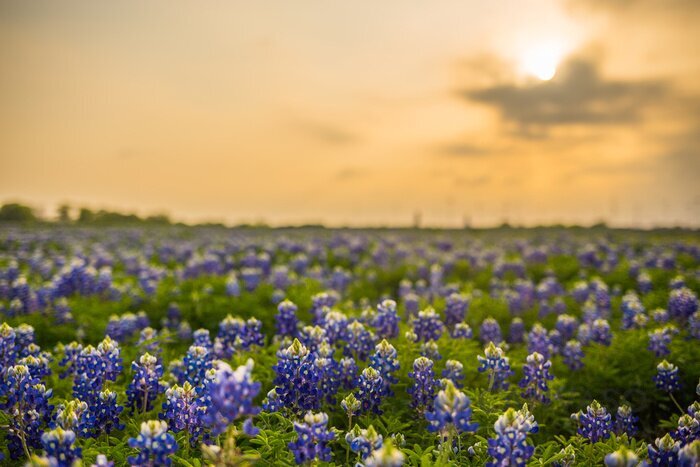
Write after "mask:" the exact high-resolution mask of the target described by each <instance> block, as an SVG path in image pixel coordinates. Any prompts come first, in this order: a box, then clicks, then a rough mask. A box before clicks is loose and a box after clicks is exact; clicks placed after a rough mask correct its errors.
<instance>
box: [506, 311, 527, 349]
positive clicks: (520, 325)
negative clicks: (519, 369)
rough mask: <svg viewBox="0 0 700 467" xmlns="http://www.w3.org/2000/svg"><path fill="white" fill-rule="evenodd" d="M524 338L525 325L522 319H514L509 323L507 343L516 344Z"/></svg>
mask: <svg viewBox="0 0 700 467" xmlns="http://www.w3.org/2000/svg"><path fill="white" fill-rule="evenodd" d="M524 337H525V323H524V322H523V320H522V318H519V317H517V316H516V317H515V318H513V320H512V321H511V322H510V328H509V330H508V342H510V343H511V344H518V343H520V342H522V341H523V340H524Z"/></svg>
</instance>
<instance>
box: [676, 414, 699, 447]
mask: <svg viewBox="0 0 700 467" xmlns="http://www.w3.org/2000/svg"><path fill="white" fill-rule="evenodd" d="M671 436H672V437H673V439H675V440H678V441H680V443H681V446H684V445H686V444H688V443H690V442H692V441H693V440H696V439H700V421H698V420H697V419H696V418H695V417H692V416H690V415H689V414H684V415H681V416H680V418H679V419H678V427H677V428H676V429H675V430H673V431H672V432H671Z"/></svg>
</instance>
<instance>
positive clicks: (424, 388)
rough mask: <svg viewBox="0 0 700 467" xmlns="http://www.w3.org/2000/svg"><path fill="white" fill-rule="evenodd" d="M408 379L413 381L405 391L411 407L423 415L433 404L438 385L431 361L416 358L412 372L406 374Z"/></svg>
mask: <svg viewBox="0 0 700 467" xmlns="http://www.w3.org/2000/svg"><path fill="white" fill-rule="evenodd" d="M408 377H409V378H411V379H413V385H412V386H410V387H409V388H408V389H407V392H408V393H409V394H410V395H411V407H413V408H414V409H416V410H417V411H418V412H421V413H423V412H425V410H426V409H427V408H428V407H429V406H430V405H431V404H432V403H433V399H434V398H435V389H436V387H437V385H438V382H437V380H436V379H435V372H434V371H433V361H432V360H430V359H428V358H425V357H418V358H417V359H415V360H414V362H413V371H411V372H409V373H408Z"/></svg>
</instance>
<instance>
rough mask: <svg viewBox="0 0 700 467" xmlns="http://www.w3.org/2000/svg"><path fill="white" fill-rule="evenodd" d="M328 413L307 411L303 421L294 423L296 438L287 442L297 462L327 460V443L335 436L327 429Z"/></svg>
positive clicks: (329, 453) (328, 457) (329, 449)
mask: <svg viewBox="0 0 700 467" xmlns="http://www.w3.org/2000/svg"><path fill="white" fill-rule="evenodd" d="M327 427H328V415H326V414H325V413H323V412H321V413H313V412H308V413H307V414H306V415H305V416H304V421H303V422H301V423H297V422H295V423H294V431H296V432H297V440H296V441H293V442H291V443H289V449H291V451H292V453H294V459H295V460H296V462H297V464H304V463H307V462H310V461H313V460H315V459H318V460H321V461H325V462H329V461H330V460H331V448H330V447H329V446H328V443H329V442H330V441H332V440H333V439H334V438H335V433H333V432H332V431H329V430H328V428H327Z"/></svg>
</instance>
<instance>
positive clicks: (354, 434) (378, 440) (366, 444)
mask: <svg viewBox="0 0 700 467" xmlns="http://www.w3.org/2000/svg"><path fill="white" fill-rule="evenodd" d="M345 442H346V443H348V446H350V450H351V451H352V452H354V453H356V454H357V455H358V456H359V457H360V459H361V460H364V459H366V458H367V457H369V456H370V455H371V454H372V453H373V452H374V451H376V450H377V449H379V448H381V447H382V444H383V442H384V438H383V437H382V435H380V434H379V433H377V430H375V429H374V427H373V426H372V425H370V426H369V427H368V428H365V429H362V428H360V426H359V425H355V426H354V427H353V429H352V430H350V431H348V433H347V434H346V435H345Z"/></svg>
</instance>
